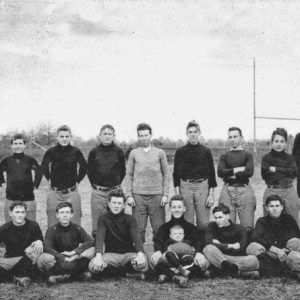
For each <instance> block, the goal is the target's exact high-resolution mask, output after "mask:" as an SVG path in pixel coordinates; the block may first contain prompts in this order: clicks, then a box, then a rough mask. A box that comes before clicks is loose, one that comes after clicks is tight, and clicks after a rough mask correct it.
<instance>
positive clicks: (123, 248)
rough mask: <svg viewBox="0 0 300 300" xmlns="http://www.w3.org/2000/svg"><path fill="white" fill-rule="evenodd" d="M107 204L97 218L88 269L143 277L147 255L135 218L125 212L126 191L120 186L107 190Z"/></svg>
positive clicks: (94, 271)
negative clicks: (105, 210) (119, 187)
mask: <svg viewBox="0 0 300 300" xmlns="http://www.w3.org/2000/svg"><path fill="white" fill-rule="evenodd" d="M108 208H109V210H108V212H107V213H105V214H104V215H101V216H100V217H99V219H98V227H97V235H96V245H95V252H96V255H95V257H94V258H93V259H92V260H91V262H90V264H89V269H90V271H91V272H92V273H94V274H97V273H100V272H103V271H104V272H106V273H109V274H112V273H113V274H120V273H122V272H125V273H126V274H127V275H128V276H130V275H138V276H139V278H140V279H144V278H145V276H144V274H143V272H145V271H146V270H147V269H148V264H147V259H146V256H145V254H144V252H143V244H142V241H141V238H140V235H139V234H138V232H137V223H136V220H135V218H134V217H133V216H131V215H127V214H125V212H124V208H125V195H124V193H123V191H122V190H113V191H111V192H110V194H109V202H108ZM104 246H105V252H104Z"/></svg>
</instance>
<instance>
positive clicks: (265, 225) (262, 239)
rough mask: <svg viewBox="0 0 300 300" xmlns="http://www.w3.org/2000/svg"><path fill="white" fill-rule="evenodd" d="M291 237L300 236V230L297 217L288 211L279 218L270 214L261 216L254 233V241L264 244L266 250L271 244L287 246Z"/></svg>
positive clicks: (279, 246) (278, 246)
mask: <svg viewBox="0 0 300 300" xmlns="http://www.w3.org/2000/svg"><path fill="white" fill-rule="evenodd" d="M291 238H300V231H299V228H298V225H297V223H296V221H295V219H294V218H293V217H292V216H291V215H289V214H286V213H282V214H281V216H280V217H279V218H272V217H270V216H269V215H267V216H265V217H261V218H259V219H258V220H257V222H256V224H255V229H254V232H253V235H252V241H253V242H257V243H259V244H261V245H263V246H264V247H265V248H266V250H269V249H270V247H271V246H275V247H277V248H285V247H286V243H287V241H288V240H289V239H291Z"/></svg>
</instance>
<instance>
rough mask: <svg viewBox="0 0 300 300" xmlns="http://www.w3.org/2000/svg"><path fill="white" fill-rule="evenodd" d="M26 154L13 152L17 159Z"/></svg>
mask: <svg viewBox="0 0 300 300" xmlns="http://www.w3.org/2000/svg"><path fill="white" fill-rule="evenodd" d="M24 156H25V153H24V152H22V153H13V158H15V159H22V158H23V157H24Z"/></svg>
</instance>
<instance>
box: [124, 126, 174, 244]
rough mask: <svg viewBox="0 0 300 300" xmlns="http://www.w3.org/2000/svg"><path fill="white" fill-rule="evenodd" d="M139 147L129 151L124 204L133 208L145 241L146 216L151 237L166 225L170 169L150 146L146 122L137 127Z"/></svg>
mask: <svg viewBox="0 0 300 300" xmlns="http://www.w3.org/2000/svg"><path fill="white" fill-rule="evenodd" d="M137 133H138V140H139V147H138V148H137V149H134V150H132V151H131V152H130V155H129V159H128V165H127V174H126V193H127V204H128V205H130V206H131V207H132V208H133V215H134V216H135V218H136V220H137V226H138V232H139V234H140V236H141V239H142V241H143V242H144V241H145V232H146V226H147V219H148V216H149V217H150V221H151V226H152V230H153V237H154V236H155V234H156V233H157V231H158V228H159V227H160V226H161V225H162V224H164V223H165V205H166V204H167V203H168V194H169V166H168V161H167V157H166V154H165V152H164V151H163V150H161V149H158V148H155V147H153V146H152V145H151V138H152V129H151V127H150V126H149V125H148V124H146V123H141V124H139V125H138V126H137Z"/></svg>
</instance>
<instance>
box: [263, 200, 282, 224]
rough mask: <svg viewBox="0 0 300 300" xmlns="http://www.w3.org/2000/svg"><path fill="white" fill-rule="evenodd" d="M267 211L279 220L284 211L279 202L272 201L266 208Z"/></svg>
mask: <svg viewBox="0 0 300 300" xmlns="http://www.w3.org/2000/svg"><path fill="white" fill-rule="evenodd" d="M266 210H267V212H268V213H269V215H270V216H271V217H272V218H275V219H276V218H279V217H280V216H281V214H282V211H283V205H282V204H281V203H280V201H279V200H274V201H270V202H269V203H268V205H267V206H266Z"/></svg>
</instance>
